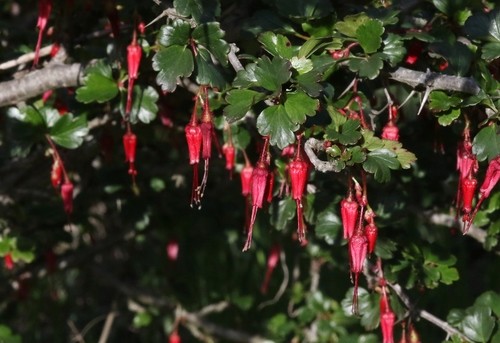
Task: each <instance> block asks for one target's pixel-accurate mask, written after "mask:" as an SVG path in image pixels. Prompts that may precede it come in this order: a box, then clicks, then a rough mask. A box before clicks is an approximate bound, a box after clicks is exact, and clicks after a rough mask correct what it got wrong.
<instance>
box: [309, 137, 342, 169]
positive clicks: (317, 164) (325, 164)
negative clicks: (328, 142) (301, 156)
mask: <svg viewBox="0 0 500 343" xmlns="http://www.w3.org/2000/svg"><path fill="white" fill-rule="evenodd" d="M314 150H317V151H324V150H325V146H324V145H323V142H322V141H320V140H317V139H316V138H309V139H308V140H307V141H306V142H305V144H304V151H305V152H306V154H307V157H309V160H310V161H311V163H312V164H313V166H314V168H315V169H316V170H317V171H320V172H322V173H326V172H330V171H333V172H336V173H338V172H340V171H341V168H340V166H339V165H338V163H337V162H336V161H335V160H332V161H323V160H320V159H319V158H318V156H317V155H316V153H315V152H314Z"/></svg>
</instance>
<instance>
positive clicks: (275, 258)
mask: <svg viewBox="0 0 500 343" xmlns="http://www.w3.org/2000/svg"><path fill="white" fill-rule="evenodd" d="M280 252H281V247H280V246H279V244H275V245H273V247H272V248H271V250H270V251H269V256H268V257H267V269H266V275H265V277H264V281H263V282H262V286H261V287H260V292H261V293H262V294H266V293H267V288H268V286H269V281H270V280H271V275H272V274H273V271H274V269H275V268H276V266H277V265H278V262H279V260H280Z"/></svg>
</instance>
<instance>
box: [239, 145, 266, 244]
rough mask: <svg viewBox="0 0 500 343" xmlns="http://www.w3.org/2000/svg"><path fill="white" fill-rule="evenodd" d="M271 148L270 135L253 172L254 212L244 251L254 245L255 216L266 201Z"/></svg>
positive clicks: (252, 193) (252, 194)
mask: <svg viewBox="0 0 500 343" xmlns="http://www.w3.org/2000/svg"><path fill="white" fill-rule="evenodd" d="M268 149H269V137H265V138H264V146H263V147H262V152H261V155H260V158H259V161H258V162H257V166H256V167H255V169H254V170H253V172H252V186H251V196H252V214H251V217H250V225H249V228H248V233H247V240H246V242H245V246H244V247H243V251H247V250H248V249H250V247H251V246H252V231H253V226H254V224H255V218H256V216H257V211H258V209H259V208H262V204H263V202H264V195H265V193H266V185H267V178H268V176H269V170H268V168H269V164H268V162H267V153H268Z"/></svg>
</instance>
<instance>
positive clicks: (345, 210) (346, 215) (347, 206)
mask: <svg viewBox="0 0 500 343" xmlns="http://www.w3.org/2000/svg"><path fill="white" fill-rule="evenodd" d="M358 208H359V205H358V203H357V202H356V201H355V200H354V199H353V197H352V195H351V194H350V195H349V196H348V197H347V198H346V199H343V200H342V201H341V202H340V214H341V217H342V226H343V228H344V239H349V238H351V237H352V235H353V234H354V229H355V228H356V223H357V219H358Z"/></svg>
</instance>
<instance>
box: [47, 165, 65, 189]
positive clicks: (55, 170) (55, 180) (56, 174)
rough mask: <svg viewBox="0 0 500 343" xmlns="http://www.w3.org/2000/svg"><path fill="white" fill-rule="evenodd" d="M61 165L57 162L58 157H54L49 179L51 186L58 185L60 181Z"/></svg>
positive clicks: (55, 186)
mask: <svg viewBox="0 0 500 343" xmlns="http://www.w3.org/2000/svg"><path fill="white" fill-rule="evenodd" d="M62 173H63V169H62V165H61V162H59V159H54V162H53V163H52V171H51V172H50V181H51V182H52V186H54V188H57V187H59V185H60V184H61V181H62Z"/></svg>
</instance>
